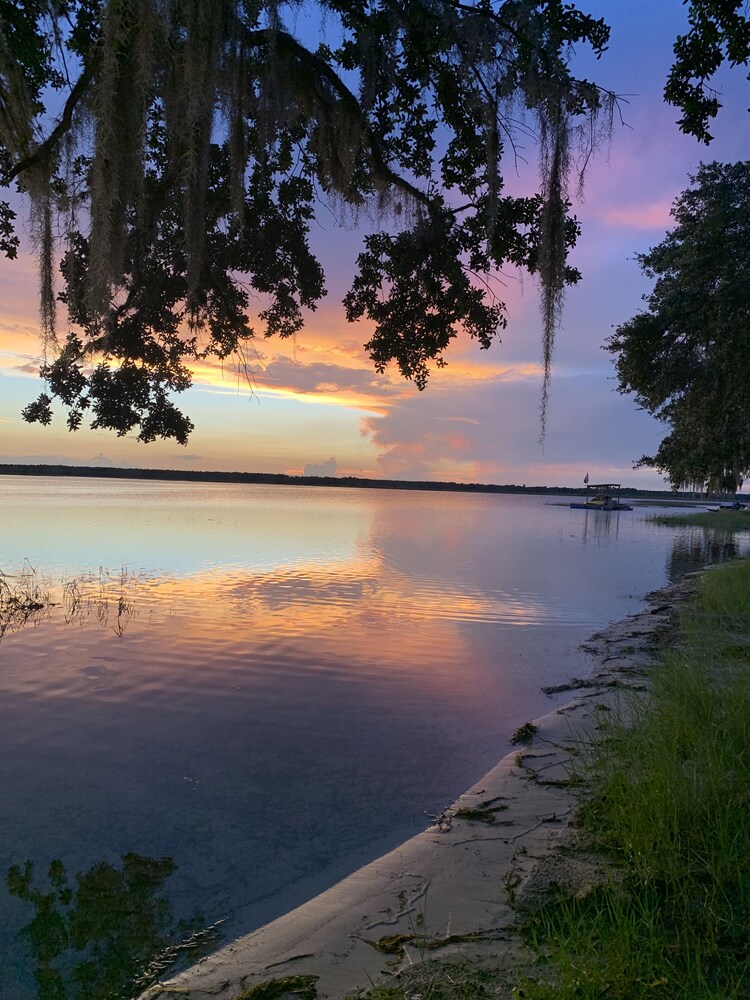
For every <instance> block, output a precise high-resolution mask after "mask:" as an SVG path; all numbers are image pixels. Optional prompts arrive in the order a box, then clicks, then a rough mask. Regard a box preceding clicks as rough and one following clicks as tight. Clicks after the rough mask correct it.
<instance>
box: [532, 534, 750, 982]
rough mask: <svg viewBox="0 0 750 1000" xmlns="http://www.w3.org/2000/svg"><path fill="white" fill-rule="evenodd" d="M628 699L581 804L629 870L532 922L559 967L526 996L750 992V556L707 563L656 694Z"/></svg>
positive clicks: (590, 826) (657, 674) (596, 759)
mask: <svg viewBox="0 0 750 1000" xmlns="http://www.w3.org/2000/svg"><path fill="white" fill-rule="evenodd" d="M708 516H709V517H710V516H711V515H708ZM716 516H717V517H718V516H719V515H716ZM722 516H723V515H722ZM740 516H743V515H740ZM744 516H745V517H747V516H748V515H744ZM629 709H630V712H631V715H632V720H631V722H630V723H629V724H627V725H626V724H624V723H623V722H622V721H621V720H620V721H618V720H615V721H614V722H613V723H612V724H611V725H610V728H609V731H608V733H607V736H606V738H605V739H604V740H603V741H602V742H601V744H599V745H598V746H597V747H596V748H595V749H594V751H593V753H592V757H591V759H590V760H589V761H588V762H587V765H586V767H587V770H588V777H589V780H591V781H592V782H593V789H594V791H593V796H592V798H591V800H590V802H589V803H588V804H587V806H586V807H585V809H584V810H583V814H582V816H581V821H582V823H583V825H584V827H585V828H586V829H587V831H588V833H589V834H590V835H591V836H593V838H594V841H595V843H596V844H598V846H599V848H600V849H601V850H603V851H606V852H607V853H608V854H609V855H610V856H611V858H612V860H613V863H614V864H615V865H616V866H617V867H618V868H619V869H620V870H621V872H622V880H621V881H617V880H613V882H612V884H611V886H610V887H609V888H605V889H602V890H600V891H598V892H596V893H594V894H592V895H591V896H589V898H587V899H585V900H582V901H575V900H560V901H557V902H555V903H553V904H551V905H550V906H548V907H547V908H546V909H545V910H544V911H542V913H541V914H540V915H539V916H538V917H536V918H535V919H534V920H533V921H531V922H530V924H529V926H528V928H527V932H528V934H529V936H530V937H531V939H532V940H533V942H534V943H535V944H536V946H537V947H538V949H539V950H540V952H541V953H542V954H543V955H545V956H546V957H547V958H548V959H549V960H550V961H551V962H552V964H553V967H554V969H555V971H556V975H555V977H554V985H551V984H550V983H549V982H547V983H535V982H531V981H529V982H527V983H525V984H524V986H523V996H525V997H527V998H529V1000H552V998H554V1000H573V998H575V1000H594V998H606V1000H618V998H619V1000H626V998H627V1000H639V998H643V1000H646V998H649V1000H653V998H658V997H664V998H667V997H668V998H680V1000H698V998H700V1000H708V998H712V1000H735V998H736V1000H739V998H747V997H749V996H750V954H749V951H748V934H749V932H748V929H749V928H750V562H738V563H734V564H732V565H729V566H726V567H722V568H721V569H720V570H715V571H711V572H709V573H707V574H705V576H704V577H703V578H702V581H701V586H700V592H699V595H698V597H697V598H696V600H695V601H694V603H693V604H692V605H691V606H690V607H689V609H687V611H686V613H685V614H684V615H683V617H682V621H681V629H680V633H679V641H678V643H677V646H676V648H675V647H673V648H672V649H671V651H670V652H669V653H668V654H667V655H666V656H665V658H664V663H663V665H659V667H658V668H657V669H656V670H655V671H654V675H653V688H652V693H651V696H650V697H649V698H648V700H646V701H644V700H641V701H640V702H636V703H634V704H633V705H631V706H629Z"/></svg>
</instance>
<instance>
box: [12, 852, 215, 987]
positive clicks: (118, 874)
mask: <svg viewBox="0 0 750 1000" xmlns="http://www.w3.org/2000/svg"><path fill="white" fill-rule="evenodd" d="M121 861H122V864H121V866H120V867H119V868H116V867H115V866H113V865H111V864H109V863H108V862H104V861H103V862H100V863H99V864H96V865H94V866H93V867H92V868H90V869H89V870H88V871H85V872H78V873H77V874H76V876H75V879H74V880H73V881H72V882H71V880H70V878H69V877H68V874H67V872H66V870H65V866H64V865H63V863H62V861H59V860H55V861H53V862H52V863H51V864H50V866H49V869H48V872H47V877H46V879H45V880H44V881H43V884H42V885H41V886H40V884H39V883H38V882H36V881H35V878H34V865H33V863H32V862H31V861H26V862H25V863H24V864H23V865H13V866H12V867H11V868H10V869H9V870H8V874H7V878H6V884H7V887H8V891H9V892H10V894H11V896H14V897H15V898H16V899H19V900H21V901H22V902H24V903H26V904H29V905H30V906H32V907H33V910H34V913H33V916H32V917H31V919H30V920H29V922H28V923H27V924H26V925H25V926H24V927H23V928H22V929H21V931H20V933H19V938H20V939H21V940H23V941H25V942H26V944H27V946H28V951H29V955H30V962H31V966H32V969H33V979H34V982H35V984H36V989H37V995H38V1000H73V998H75V1000H120V998H122V1000H129V998H131V997H132V996H133V993H134V992H140V991H142V990H143V989H145V988H146V987H147V986H149V985H150V984H151V983H153V982H154V981H155V979H156V978H157V977H158V976H163V975H164V973H165V971H166V970H167V969H168V968H170V967H171V966H173V965H174V964H175V961H176V960H177V959H178V958H184V957H185V956H186V955H187V954H189V955H190V956H191V957H192V958H196V957H197V955H198V954H199V953H200V952H201V951H203V950H205V949H206V947H207V945H209V944H210V943H211V942H212V941H213V940H215V937H216V927H217V926H218V925H214V926H213V927H210V928H202V926H201V924H202V921H201V919H200V917H199V916H196V917H195V918H193V920H192V921H181V922H179V923H175V922H174V920H173V918H172V912H171V907H170V904H169V902H168V900H167V899H166V897H165V896H164V895H162V894H161V893H162V890H163V887H164V883H165V882H166V881H167V879H168V878H169V876H170V875H171V874H172V873H173V871H174V869H175V864H174V861H173V860H172V859H171V858H149V857H143V856H142V855H140V854H132V853H131V854H126V855H124V856H123V857H122V859H121Z"/></svg>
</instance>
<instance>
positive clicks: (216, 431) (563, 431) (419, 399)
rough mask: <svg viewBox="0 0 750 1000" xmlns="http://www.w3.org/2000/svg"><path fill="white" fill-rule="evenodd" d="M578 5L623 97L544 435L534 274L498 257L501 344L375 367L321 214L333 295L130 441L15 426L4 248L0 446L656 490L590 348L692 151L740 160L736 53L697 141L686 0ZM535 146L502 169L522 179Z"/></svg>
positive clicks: (641, 427)
mask: <svg viewBox="0 0 750 1000" xmlns="http://www.w3.org/2000/svg"><path fill="white" fill-rule="evenodd" d="M581 6H582V7H584V8H585V9H587V10H589V11H591V12H592V13H594V14H595V15H597V16H603V17H604V18H605V19H606V20H607V21H608V22H609V23H610V24H611V25H612V39H611V43H610V48H609V51H608V52H607V53H605V55H604V56H603V57H602V59H601V60H599V61H596V60H593V59H590V58H587V57H581V58H580V59H579V66H580V70H579V71H580V72H581V73H583V74H584V75H586V76H588V77H589V78H591V79H595V80H596V81H597V82H598V83H600V84H601V85H602V86H604V87H607V88H611V89H613V90H615V91H617V92H618V93H619V94H622V95H625V96H626V100H627V102H628V103H627V104H624V105H623V112H624V117H625V121H626V124H625V125H624V126H619V125H616V126H615V131H614V134H613V137H612V142H611V145H610V147H609V149H607V148H602V149H600V151H599V153H598V155H597V157H596V159H595V161H594V162H593V163H592V165H591V167H590V169H589V172H588V175H587V180H586V187H585V198H584V201H583V202H582V203H581V204H578V205H577V206H576V212H577V214H578V216H579V218H580V220H581V223H582V227H583V234H582V237H581V239H580V242H579V246H578V247H577V248H576V251H575V256H574V263H575V264H576V265H577V266H578V267H579V268H580V270H581V271H582V272H583V281H582V282H581V283H580V284H579V285H578V286H577V287H575V288H573V289H572V290H570V291H569V293H568V296H567V302H566V307H565V312H564V316H563V321H562V327H561V329H560V333H559V335H558V338H557V343H556V348H555V358H554V371H553V381H552V389H551V395H550V406H549V413H548V430H547V436H546V439H545V441H544V444H543V445H540V443H539V390H540V373H539V358H540V335H541V327H540V321H539V309H538V298H537V291H536V286H535V283H534V281H533V280H532V279H531V278H529V277H528V276H526V277H525V278H523V279H522V280H520V278H519V276H517V275H515V274H509V275H508V276H507V278H506V289H505V292H506V299H507V303H508V312H509V326H508V329H507V330H506V331H505V333H504V335H503V338H502V343H496V344H495V345H494V346H493V347H492V348H491V350H490V351H481V352H480V351H479V350H478V348H477V347H476V345H474V344H472V343H470V342H463V341H461V342H459V343H457V344H456V345H455V347H454V348H453V350H452V351H451V354H450V355H449V359H448V360H449V364H448V367H447V368H446V369H445V370H444V371H442V372H439V373H436V374H435V376H434V377H433V378H432V380H431V382H430V384H429V385H428V387H427V389H426V390H425V391H424V392H422V393H419V392H417V391H416V390H415V389H414V388H413V386H411V385H410V384H408V383H405V382H403V381H402V380H401V379H400V377H399V375H398V373H397V372H396V371H392V372H388V373H387V374H386V375H385V376H378V375H376V374H375V373H374V371H373V370H372V368H371V366H370V364H369V362H368V361H367V359H366V357H365V356H364V354H363V352H362V350H361V345H362V344H363V343H364V342H365V341H366V340H367V339H368V337H369V328H368V326H367V325H366V324H364V323H359V324H355V325H348V324H347V323H346V322H345V320H344V318H343V312H342V308H341V305H340V300H341V297H342V295H343V294H344V292H345V291H346V290H347V288H348V286H349V283H350V281H351V277H352V262H353V260H354V257H355V256H356V253H357V252H358V248H359V241H360V235H359V233H358V232H357V230H356V229H350V228H346V227H344V226H342V225H340V224H339V223H338V222H337V220H336V217H335V215H334V214H333V213H330V214H329V213H324V214H321V217H320V219H319V222H318V226H317V227H316V233H315V243H316V249H317V251H318V253H319V254H320V256H321V258H322V260H323V263H324V265H325V266H326V269H327V278H328V289H329V293H328V296H327V298H326V299H325V300H324V301H323V303H322V305H321V307H320V308H319V309H318V311H317V312H316V313H314V314H311V315H310V317H309V320H308V325H307V327H306V328H305V329H304V330H303V331H302V332H301V333H300V334H299V335H298V336H297V338H296V339H295V340H294V341H293V342H290V341H284V342H282V341H278V340H276V341H273V340H271V341H263V342H261V343H259V345H258V347H259V353H258V356H257V357H255V358H251V359H249V360H250V364H251V368H252V369H253V370H254V372H255V373H256V377H255V380H254V386H253V388H252V390H250V388H249V387H248V386H247V384H246V383H245V382H244V381H243V379H242V378H240V377H239V376H238V375H237V374H236V369H235V368H234V367H233V366H231V365H228V366H226V367H225V369H224V372H223V373H221V372H217V371H198V372H196V384H195V387H194V388H193V389H191V390H190V392H189V393H187V394H185V395H184V396H183V399H182V405H183V407H184V408H185V409H186V410H187V412H188V413H189V414H190V415H191V416H192V418H193V420H194V422H195V424H196V430H195V431H194V433H193V435H192V438H191V440H190V442H189V443H188V446H187V448H181V447H180V446H179V445H176V444H174V443H169V442H156V443H154V444H151V445H141V444H138V443H137V442H136V441H135V440H134V439H132V438H127V437H126V438H116V437H115V436H114V435H112V434H109V433H103V432H93V431H90V430H81V431H79V432H78V433H77V434H75V435H71V434H69V433H68V432H67V431H66V430H65V428H64V423H63V422H62V421H61V420H60V419H58V420H57V421H55V422H54V423H53V424H52V426H51V427H49V428H43V427H40V426H38V425H27V424H25V423H24V422H23V421H22V420H21V419H20V415H19V414H20V410H21V407H22V406H23V405H24V404H25V403H27V402H29V401H30V400H31V399H33V398H34V397H35V396H36V395H37V393H38V391H39V388H40V385H39V382H38V380H37V379H36V378H35V377H34V372H35V370H36V367H37V364H38V356H39V351H40V347H39V342H38V336H37V319H36V304H35V301H36V300H35V295H36V277H35V270H34V263H33V261H32V260H31V258H29V257H28V256H25V255H24V256H21V258H20V259H19V260H17V261H15V262H10V261H6V260H4V259H3V260H2V261H1V262H0V294H1V295H2V303H3V307H2V311H1V313H0V461H6V462H7V461H21V462H56V463H57V462H60V463H69V464H85V465H92V464H101V465H117V466H145V467H160V468H195V469H221V470H225V469H226V470H232V469H238V470H242V471H250V472H252V471H258V472H288V473H292V474H299V473H302V472H304V471H305V470H306V471H308V472H309V473H316V472H317V473H319V472H323V473H326V474H339V475H350V474H351V475H364V476H374V477H388V478H408V479H451V480H459V481H474V482H476V481H482V482H494V483H526V484H529V485H531V484H534V485H578V484H580V483H581V482H582V480H583V477H584V475H585V474H586V473H589V474H590V476H591V479H592V480H595V479H604V480H614V481H620V482H622V483H623V484H626V485H631V486H643V487H649V486H653V487H660V486H662V485H663V481H662V479H661V477H660V476H659V475H658V473H655V472H653V471H649V470H638V471H633V469H632V464H633V462H634V461H635V460H637V459H638V458H639V457H640V456H641V455H642V454H643V453H644V452H645V453H649V452H653V451H654V450H655V448H656V447H657V445H658V442H659V440H660V438H661V437H662V436H663V433H664V430H663V428H662V427H661V425H659V424H657V423H656V422H655V421H654V420H652V419H651V418H650V417H648V416H647V415H646V414H644V413H642V412H639V411H638V410H637V409H636V406H635V404H634V402H633V401H632V399H630V398H627V397H621V396H619V395H618V394H617V393H615V392H614V388H613V386H614V382H613V367H612V360H611V357H610V355H609V354H607V353H606V352H604V351H603V350H602V349H601V345H602V343H603V341H604V340H605V338H606V337H607V336H609V334H610V333H611V332H612V327H613V326H616V325H617V324H619V323H622V322H623V321H625V320H626V319H628V318H629V317H630V316H632V315H633V314H634V313H635V312H637V311H638V309H639V308H641V305H642V302H641V297H642V295H643V294H644V293H645V292H647V291H648V290H649V285H648V283H647V282H646V280H645V279H643V278H642V277H641V275H640V272H639V269H638V266H637V264H636V263H635V261H634V259H633V258H634V255H635V254H636V253H637V252H639V251H644V250H646V249H648V248H649V247H650V246H653V245H654V244H655V243H658V242H660V240H661V239H662V238H663V235H664V232H665V230H666V229H667V228H668V227H669V224H670V217H669V208H670V206H671V204H672V202H673V201H674V199H675V198H676V196H677V195H678V194H679V193H680V191H682V190H683V189H684V188H685V187H686V186H687V184H688V174H690V173H691V172H693V171H694V170H695V168H696V167H697V165H698V164H699V162H700V161H701V160H703V161H710V160H722V161H727V162H729V161H735V160H739V159H743V158H747V156H748V149H749V148H750V115H749V114H748V112H747V106H748V104H749V103H750V100H749V98H750V86H749V85H748V82H747V79H746V73H747V70H745V71H744V72H743V70H742V68H740V69H737V70H733V71H723V72H722V74H721V75H720V77H719V78H718V81H717V88H718V89H719V90H720V92H721V99H722V101H723V103H724V105H725V106H724V108H723V110H722V111H721V113H720V117H719V119H718V121H717V122H716V123H715V125H714V126H713V127H712V132H713V134H714V135H715V141H714V142H713V143H712V144H711V146H709V147H706V146H703V145H701V144H699V143H698V142H697V141H696V140H694V139H691V138H687V137H685V136H683V135H681V134H680V132H679V131H678V129H677V126H676V124H675V122H676V120H677V118H678V117H679V112H678V111H676V110H675V109H673V108H669V107H667V106H666V105H665V104H664V103H663V101H662V97H661V93H662V88H663V85H664V79H665V76H666V73H667V70H668V67H669V65H670V63H671V59H672V44H673V42H674V38H675V36H676V35H677V34H678V33H680V32H681V31H684V30H685V27H686V16H685V9H684V7H683V4H682V3H681V2H680V0H661V2H659V3H654V2H653V0H651V2H649V3H646V2H644V0H628V2H627V3H625V2H620V3H612V2H604V0H591V2H587V3H582V4H581ZM535 158H536V152H535V150H534V149H533V148H531V147H530V148H529V150H528V160H529V162H528V166H527V167H525V168H524V169H523V170H522V171H521V172H519V174H518V176H517V178H516V177H514V176H513V165H512V163H508V164H507V166H506V169H507V172H508V178H509V182H510V184H511V185H517V186H518V188H519V190H521V189H525V190H528V189H529V187H530V185H531V184H532V183H534V182H535V176H536V165H535Z"/></svg>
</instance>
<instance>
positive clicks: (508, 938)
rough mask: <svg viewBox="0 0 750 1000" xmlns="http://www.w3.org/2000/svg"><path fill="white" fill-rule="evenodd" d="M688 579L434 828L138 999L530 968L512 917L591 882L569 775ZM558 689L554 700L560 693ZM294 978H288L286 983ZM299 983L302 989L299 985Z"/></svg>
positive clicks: (330, 997)
mask: <svg viewBox="0 0 750 1000" xmlns="http://www.w3.org/2000/svg"><path fill="white" fill-rule="evenodd" d="M693 588H694V578H692V579H691V578H686V579H685V581H683V582H682V583H681V584H678V585H676V586H674V587H671V588H667V589H665V590H662V591H657V592H655V593H653V594H650V595H648V596H647V601H648V604H647V607H646V609H645V610H644V611H642V612H640V613H639V614H636V615H632V616H630V617H628V618H626V619H624V620H623V621H621V622H617V623H615V624H613V625H610V626H608V627H607V628H606V629H604V630H603V631H602V632H599V633H596V634H595V635H594V636H592V637H591V638H590V639H589V640H588V642H587V643H586V644H585V648H586V650H587V651H588V652H590V653H591V654H592V655H593V657H594V665H595V666H594V670H593V672H592V674H591V675H590V676H589V677H587V678H585V679H577V680H574V681H572V682H571V685H570V690H571V692H572V693H573V694H574V695H575V697H574V698H573V700H571V701H570V702H569V703H568V704H566V705H564V706H562V707H561V708H558V709H556V710H554V711H551V712H550V713H548V714H546V715H543V716H542V717H540V718H538V719H535V720H534V727H535V728H534V731H533V733H530V734H529V735H530V739H529V740H528V742H523V743H519V744H518V745H516V746H515V747H514V748H513V749H512V750H511V751H510V752H509V753H508V754H507V756H505V757H504V758H503V759H502V760H501V761H500V763H499V764H498V765H497V766H496V767H494V768H493V769H492V770H491V771H490V772H489V773H488V774H486V775H485V776H484V777H483V778H482V779H481V781H478V782H477V783H476V784H475V785H474V786H473V787H472V788H470V789H469V790H468V791H467V792H465V793H464V794H463V795H461V796H460V798H459V799H458V800H457V801H456V802H455V803H454V804H453V805H452V806H451V808H450V809H447V810H445V811H444V812H443V813H441V814H440V816H438V817H436V821H435V824H434V825H433V826H431V827H430V828H429V829H427V830H425V831H424V832H423V833H420V834H418V835H417V836H415V837H413V838H411V839H410V840H408V841H406V843H404V844H402V845H401V846H400V847H398V848H396V849H395V850H393V851H391V852H390V853H388V854H386V855H384V856H383V857H381V858H378V859H377V860H376V861H373V862H372V863H371V864H369V865H366V866H365V867H364V868H361V869H359V870H358V871H356V872H354V873H353V874H352V875H350V876H349V877H348V878H345V879H344V880H343V881H341V882H339V883H338V884H337V885H334V886H333V887H332V888H330V889H328V890H327V891H326V892H323V893H322V894H320V895H319V896H317V897H315V898H314V899H312V900H310V901H309V902H307V903H305V904H303V905H302V906H299V907H297V908H296V909H295V910H292V911H291V912H289V913H287V914H285V915H284V916H283V917H280V918H279V919H278V920H274V921H273V922H272V923H270V924H267V925H265V926H264V927H261V928H259V929H258V930H256V931H254V932H252V933H250V934H247V935H245V936H243V937H240V938H238V939H237V940H235V941H233V942H232V943H231V944H228V945H226V946H225V947H223V948H222V949H220V950H219V951H217V952H215V953H214V954H212V955H210V956H209V957H207V958H204V959H202V960H201V961H200V962H199V963H198V964H197V965H195V966H193V967H192V968H190V969H188V970H186V971H185V972H183V973H181V974H179V975H177V976H175V977H173V978H170V979H168V980H165V981H164V982H162V983H160V984H157V985H156V986H153V987H151V988H150V989H149V990H147V991H146V992H145V993H144V994H142V996H141V998H140V1000H167V998H174V997H175V996H177V997H184V998H189V1000H198V998H206V997H212V998H217V1000H230V998H235V997H238V996H240V995H242V994H243V993H245V992H247V991H250V995H252V987H254V986H257V985H259V984H261V983H268V982H270V981H276V983H277V991H274V994H273V995H274V996H278V997H280V998H286V997H290V998H291V997H293V996H299V994H298V993H291V992H288V990H286V991H285V988H284V986H285V984H284V980H289V982H288V983H287V986H288V987H289V989H291V988H292V987H294V986H295V985H296V986H300V985H301V984H303V983H307V984H309V986H310V989H311V990H312V992H310V993H309V994H308V995H309V996H315V997H316V998H320V1000H324V998H325V1000H340V998H343V997H346V996H348V995H350V994H352V993H355V992H356V991H357V990H360V989H361V990H365V989H367V988H369V987H370V986H371V985H372V984H373V983H378V982H384V981H389V982H391V983H393V984H394V985H395V983H394V979H393V977H395V976H398V975H399V974H400V973H401V972H402V971H403V970H405V969H407V968H409V967H411V966H414V965H418V964H419V963H421V962H423V961H424V960H425V959H426V958H430V959H445V958H457V957H460V958H463V959H467V960H469V961H473V962H478V963H481V964H482V965H485V966H488V967H489V966H491V967H492V968H500V969H512V968H514V967H516V966H519V965H523V964H524V962H526V961H527V960H528V958H529V956H528V955H526V954H525V953H524V949H523V946H522V945H521V944H520V941H519V938H518V936H517V934H516V933H515V931H514V927H515V925H516V923H517V911H518V908H519V907H528V906H532V905H533V903H534V900H535V898H537V897H538V896H539V895H540V894H541V895H543V894H544V892H545V891H546V890H547V889H548V888H549V887H550V886H551V885H554V886H557V887H560V886H562V887H568V888H569V890H570V891H572V892H576V891H582V890H584V891H585V889H586V886H587V885H590V884H592V882H594V883H595V882H596V880H597V878H599V879H601V877H602V872H601V871H600V869H601V867H602V866H601V863H600V862H599V861H598V859H596V858H595V857H590V858H587V857H586V856H585V855H582V854H577V855H575V856H571V854H570V853H569V852H566V851H564V850H562V848H564V847H565V845H566V844H569V843H570V841H571V838H572V831H571V827H570V820H571V817H572V815H573V813H574V810H575V807H576V805H577V804H578V802H579V800H580V796H581V789H580V785H578V784H576V783H575V782H572V781H571V777H570V775H571V769H572V767H573V765H574V763H575V760H576V759H577V757H578V756H579V754H580V752H581V749H582V748H584V747H585V746H587V745H590V744H591V743H592V741H595V740H596V738H597V727H598V726H599V724H600V721H601V718H602V714H603V713H606V712H611V711H616V710H620V709H621V708H622V704H621V703H622V694H623V691H626V690H628V689H635V690H636V691H643V690H645V689H646V680H645V672H646V670H647V668H648V665H649V663H650V662H651V660H652V658H653V654H654V650H655V649H656V647H657V646H658V644H659V642H660V640H662V639H663V637H664V635H665V634H666V633H668V632H669V630H670V629H671V628H672V622H673V618H674V612H675V609H676V608H677V607H678V606H679V604H680V603H681V602H682V601H683V600H684V599H685V596H686V595H687V594H688V593H689V592H690V591H691V590H692V589H693ZM560 690H561V688H557V689H555V693H558V692H559V691H560ZM290 977H294V978H290ZM299 977H305V978H299Z"/></svg>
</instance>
